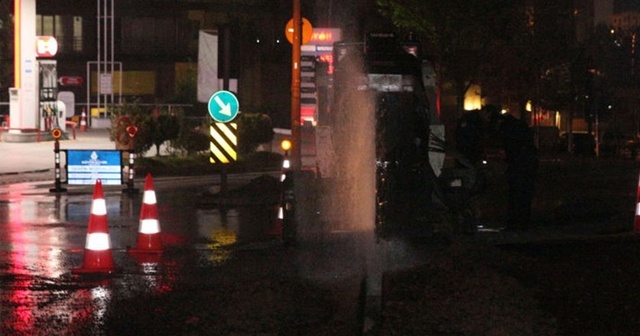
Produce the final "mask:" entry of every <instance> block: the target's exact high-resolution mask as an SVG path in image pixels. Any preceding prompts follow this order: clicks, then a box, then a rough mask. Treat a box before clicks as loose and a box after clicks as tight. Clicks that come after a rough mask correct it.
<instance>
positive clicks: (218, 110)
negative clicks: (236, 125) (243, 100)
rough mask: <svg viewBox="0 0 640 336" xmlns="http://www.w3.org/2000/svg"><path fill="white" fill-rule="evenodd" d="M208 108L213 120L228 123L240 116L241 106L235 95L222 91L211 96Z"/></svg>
mask: <svg viewBox="0 0 640 336" xmlns="http://www.w3.org/2000/svg"><path fill="white" fill-rule="evenodd" d="M207 108H208V109H209V114H210V115H211V118H213V120H215V121H217V122H221V123H226V122H229V121H231V120H233V119H234V118H235V117H236V116H237V115H238V110H239V109H240V104H239V103H238V98H236V96H235V95H234V94H233V93H231V92H229V91H225V90H221V91H218V92H216V93H214V94H213V95H211V98H209V104H208V106H207Z"/></svg>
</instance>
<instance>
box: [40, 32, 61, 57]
mask: <svg viewBox="0 0 640 336" xmlns="http://www.w3.org/2000/svg"><path fill="white" fill-rule="evenodd" d="M57 53H58V41H57V40H56V38H55V37H53V36H38V37H36V56H37V57H53V56H55V55H56V54H57Z"/></svg>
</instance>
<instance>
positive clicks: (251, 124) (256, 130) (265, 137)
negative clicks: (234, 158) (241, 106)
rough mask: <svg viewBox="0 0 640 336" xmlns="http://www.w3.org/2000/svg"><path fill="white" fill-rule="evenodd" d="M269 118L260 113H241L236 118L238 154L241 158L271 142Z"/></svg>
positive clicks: (271, 133)
mask: <svg viewBox="0 0 640 336" xmlns="http://www.w3.org/2000/svg"><path fill="white" fill-rule="evenodd" d="M273 135H274V134H273V126H272V124H271V118H270V117H269V116H268V115H266V114H262V113H242V114H240V116H239V117H238V153H239V154H240V155H241V156H246V155H249V154H250V153H253V152H255V151H256V149H257V148H258V146H259V145H260V144H262V143H265V142H270V141H272V140H273Z"/></svg>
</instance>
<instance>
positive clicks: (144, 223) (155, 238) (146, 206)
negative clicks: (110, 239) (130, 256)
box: [130, 174, 162, 253]
mask: <svg viewBox="0 0 640 336" xmlns="http://www.w3.org/2000/svg"><path fill="white" fill-rule="evenodd" d="M130 252H133V253H161V252H162V237H161V235H160V221H159V220H158V205H157V203H156V192H155V191H154V190H153V179H152V178H151V174H147V177H146V178H145V181H144V194H143V196H142V208H141V209H140V226H139V228H138V244H137V246H136V248H135V249H131V250H130Z"/></svg>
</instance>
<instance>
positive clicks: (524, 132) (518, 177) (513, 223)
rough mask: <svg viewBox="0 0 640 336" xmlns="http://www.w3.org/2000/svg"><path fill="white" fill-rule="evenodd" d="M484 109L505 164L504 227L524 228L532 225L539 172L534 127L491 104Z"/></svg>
mask: <svg viewBox="0 0 640 336" xmlns="http://www.w3.org/2000/svg"><path fill="white" fill-rule="evenodd" d="M487 108H488V109H489V111H488V112H489V114H490V116H491V117H490V118H491V124H492V125H493V129H494V130H495V131H496V132H497V136H498V140H499V142H500V146H501V147H502V149H503V150H504V154H505V160H506V163H507V170H506V180H507V185H508V208H507V227H506V229H507V230H510V231H511V230H525V229H528V228H530V227H531V206H532V203H533V197H534V194H535V183H536V175H537V172H538V150H537V148H536V146H535V142H534V134H533V130H532V129H531V128H530V127H529V125H527V123H526V122H524V121H522V120H520V119H517V118H516V117H514V116H512V115H510V114H500V113H499V112H498V110H497V108H495V107H494V106H491V107H487Z"/></svg>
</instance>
